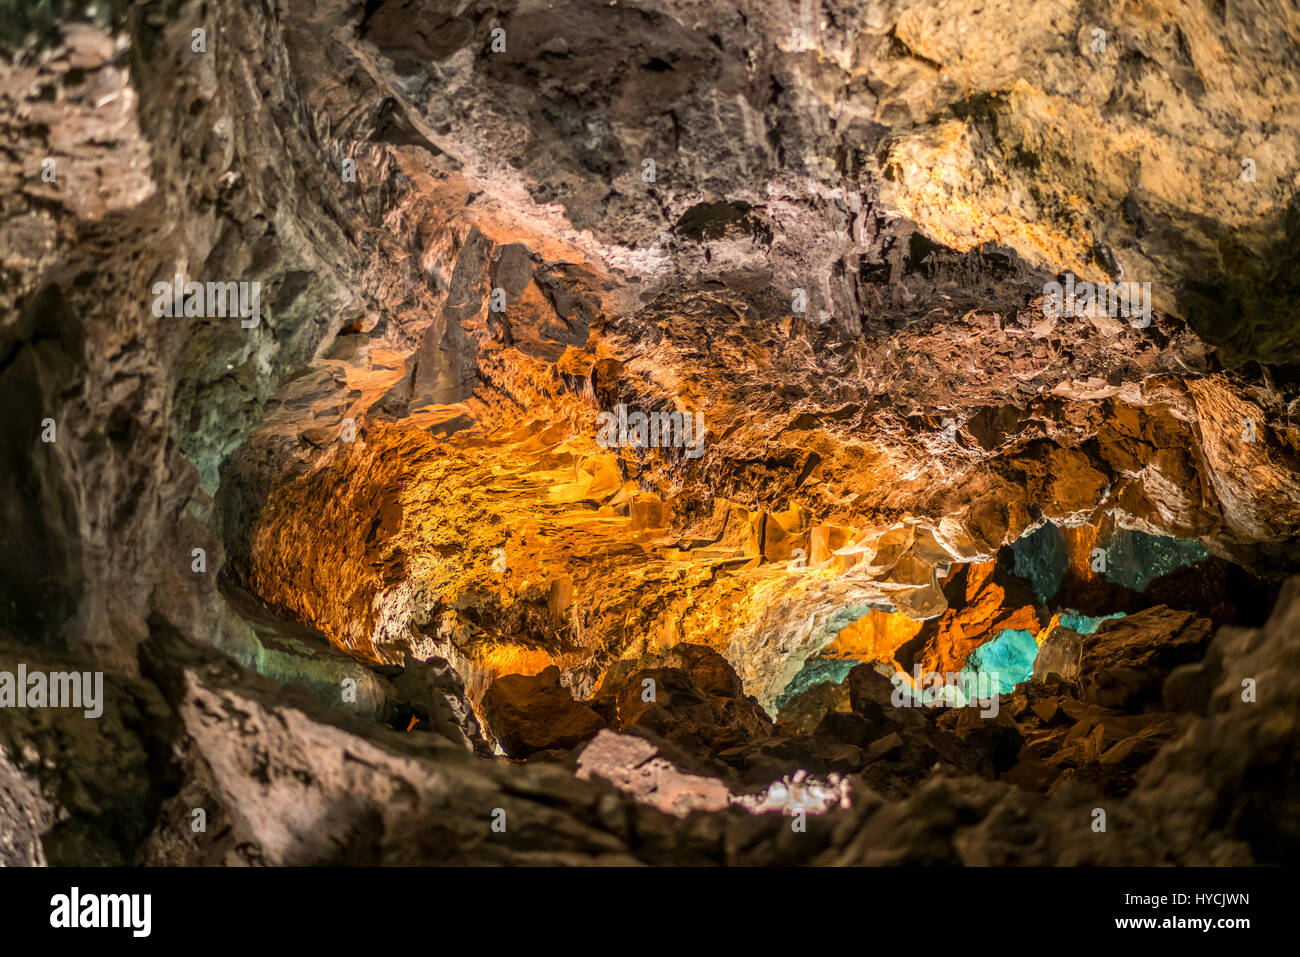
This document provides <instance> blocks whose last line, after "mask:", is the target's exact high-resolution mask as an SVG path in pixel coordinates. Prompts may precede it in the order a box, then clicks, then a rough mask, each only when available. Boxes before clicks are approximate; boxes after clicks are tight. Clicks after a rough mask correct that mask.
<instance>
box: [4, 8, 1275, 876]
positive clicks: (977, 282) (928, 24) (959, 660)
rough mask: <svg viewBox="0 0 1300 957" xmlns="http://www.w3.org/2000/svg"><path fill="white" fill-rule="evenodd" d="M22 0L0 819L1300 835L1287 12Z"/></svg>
mask: <svg viewBox="0 0 1300 957" xmlns="http://www.w3.org/2000/svg"><path fill="white" fill-rule="evenodd" d="M13 6H14V9H11V10H6V11H5V15H4V16H3V17H0V135H2V137H3V144H4V149H2V150H0V179H2V180H3V182H4V184H5V188H4V189H3V190H0V277H2V281H0V357H3V359H0V397H2V398H3V399H4V400H5V401H4V403H3V407H4V408H5V409H6V410H7V413H6V415H5V420H4V421H5V424H4V426H3V432H2V433H0V447H2V448H3V451H4V456H5V461H6V463H7V465H8V467H7V468H5V469H4V470H3V473H2V475H3V478H0V482H3V483H4V484H3V486H0V501H3V502H4V506H3V510H2V511H0V523H2V525H0V534H2V536H3V541H4V542H5V545H6V547H5V548H4V549H3V550H2V551H0V589H2V591H0V598H2V599H3V600H0V675H3V674H13V675H17V674H18V671H19V668H20V667H21V668H22V669H23V673H24V674H27V673H31V674H35V673H38V672H39V673H41V674H43V675H44V674H50V673H54V672H58V673H64V674H66V673H71V672H74V671H75V672H86V673H99V672H102V673H103V676H104V679H103V680H104V684H103V701H102V704H103V713H102V715H101V716H100V717H98V718H93V719H91V718H86V717H85V716H84V715H83V713H82V710H74V709H66V708H50V707H39V706H19V705H17V703H16V700H17V699H15V703H14V704H10V703H8V702H7V701H5V699H4V698H3V693H4V692H3V688H0V705H3V707H0V816H2V818H3V820H4V821H5V822H6V824H5V827H4V829H3V830H0V863H17V864H39V863H52V864H75V863H93V864H114V863H142V864H217V863H232V864H233V863H261V864H313V863H320V864H324V863H385V864H423V863H453V864H479V863H483V864H488V863H631V862H646V863H657V864H703V863H728V864H787V863H801V864H803V863H807V864H849V863H867V864H904V863H949V862H959V863H966V864H1003V863H1025V864H1031V863H1039V864H1048V863H1050V864H1121V863H1123V864H1155V863H1185V864H1209V863H1214V864H1244V863H1252V862H1269V863H1271V862H1279V861H1293V860H1295V858H1296V852H1297V835H1296V833H1295V831H1296V825H1295V821H1296V816H1295V814H1294V811H1295V808H1296V806H1297V796H1296V795H1295V794H1294V793H1292V792H1293V791H1294V788H1292V787H1289V786H1288V785H1287V783H1286V782H1289V781H1292V780H1293V779H1294V774H1293V773H1292V772H1291V770H1290V769H1291V768H1292V767H1293V766H1294V759H1295V756H1296V755H1295V752H1296V748H1297V742H1300V728H1297V725H1296V722H1297V720H1300V719H1297V718H1296V717H1295V715H1296V714H1297V710H1296V709H1297V706H1298V705H1300V632H1298V630H1297V628H1296V627H1295V625H1296V624H1297V622H1296V620H1295V619H1296V616H1297V615H1300V599H1298V598H1297V588H1300V585H1298V584H1297V582H1300V578H1297V577H1294V576H1296V575H1297V573H1300V534H1297V532H1298V530H1300V425H1297V424H1296V423H1295V422H1294V421H1293V419H1294V415H1293V413H1294V412H1295V411H1297V408H1296V407H1297V403H1298V402H1300V378H1298V377H1297V375H1296V370H1297V368H1300V366H1298V365H1297V360H1296V355H1297V348H1298V347H1300V333H1298V332H1297V327H1296V325H1295V323H1294V322H1293V316H1292V312H1293V309H1292V307H1293V304H1294V302H1295V296H1296V294H1297V293H1298V292H1300V288H1298V286H1297V282H1298V280H1297V277H1298V276H1300V208H1298V207H1297V200H1296V196H1297V187H1300V13H1297V11H1296V10H1295V9H1292V8H1291V7H1286V6H1285V5H1277V4H1264V3H1259V2H1256V0H1233V2H1230V3H1210V4H1200V3H1189V2H1170V0H1159V2H1155V3H1147V4H1143V5H1140V6H1134V5H1132V4H1125V3H1118V2H1114V0H1102V2H1093V3H1081V2H1076V0H1066V2H1064V3H1047V2H1043V0H1026V2H1020V3H1010V2H1009V0H980V2H978V3H976V2H973V0H870V2H860V0H815V2H811V3H803V4H795V5H785V6H782V5H772V4H768V3H760V2H755V0H739V2H732V3H715V2H711V0H706V2H699V0H695V2H689V3H688V2H684V0H628V2H624V0H620V2H618V3H612V4H611V3H598V2H593V0H560V2H556V3H551V4H547V5H538V4H532V3H526V2H505V0H470V2H467V3H455V4H453V3H450V2H447V0H370V2H366V3H361V2H359V0H277V2H275V3H256V4H250V3H245V2H236V0H205V2H202V3H200V2H197V0H183V2H180V3H176V4H171V5H168V6H167V7H166V9H162V8H161V7H159V6H158V5H156V4H148V3H140V2H134V0H113V2H106V3H95V4H83V3H77V2H68V3H55V4H17V5H13ZM1084 283H1088V284H1095V286H1096V288H1098V289H1100V288H1102V287H1109V286H1110V285H1112V284H1124V285H1123V289H1124V295H1125V299H1124V308H1123V309H1122V310H1121V311H1120V313H1119V314H1118V315H1117V314H1116V313H1115V311H1114V310H1110V311H1108V310H1106V309H1101V310H1100V311H1098V310H1096V309H1092V310H1089V309H1087V308H1084V309H1083V310H1082V311H1081V312H1077V313H1073V314H1065V313H1064V312H1063V311H1062V310H1061V309H1057V308H1054V307H1053V301H1054V300H1053V296H1054V295H1055V293H1054V292H1053V290H1054V289H1059V290H1064V289H1065V288H1067V287H1068V288H1070V289H1076V288H1078V289H1082V288H1083V284H1084ZM191 284H197V285H191ZM1128 284H1136V285H1135V286H1134V287H1133V290H1132V291H1133V295H1132V297H1131V298H1130V295H1129V293H1130V287H1129V285H1128ZM1088 288H1089V295H1090V296H1091V295H1092V292H1093V285H1090V286H1089V287H1088ZM1116 288H1119V286H1118V285H1117V286H1116ZM1143 297H1145V298H1143ZM178 307H179V308H178ZM1124 310H1127V312H1126V311H1124ZM935 674H937V675H938V676H940V678H941V679H946V678H948V677H951V678H953V679H956V680H955V681H949V680H940V681H939V682H938V683H937V684H933V683H930V682H928V680H927V679H926V678H925V676H926V675H935ZM989 681H995V684H996V687H994V689H993V691H992V692H991V693H985V692H987V690H988V687H989V685H988V683H989ZM959 685H960V688H959V687H958V686H959ZM972 687H974V688H976V689H980V688H982V689H984V691H983V692H980V693H972V694H967V693H966V692H967V691H970V690H971V688H972ZM963 689H964V690H963ZM958 696H959V697H960V700H958ZM24 700H26V699H24ZM1099 807H1101V808H1104V809H1105V810H1106V812H1107V817H1108V820H1109V822H1110V823H1109V827H1108V829H1107V830H1106V831H1104V832H1101V833H1099V832H1097V831H1095V830H1094V829H1093V827H1092V826H1091V824H1092V817H1091V814H1092V812H1093V810H1094V809H1096V808H1099ZM196 809H201V810H203V811H204V813H205V818H206V822H207V825H206V831H203V832H195V831H194V830H193V829H192V828H191V827H190V821H191V818H192V815H193V814H194V812H195V810H196ZM796 821H797V822H798V825H799V827H798V828H797V829H796V828H795V827H794V826H793V825H794V822H796ZM502 822H504V823H502ZM497 825H500V827H497Z"/></svg>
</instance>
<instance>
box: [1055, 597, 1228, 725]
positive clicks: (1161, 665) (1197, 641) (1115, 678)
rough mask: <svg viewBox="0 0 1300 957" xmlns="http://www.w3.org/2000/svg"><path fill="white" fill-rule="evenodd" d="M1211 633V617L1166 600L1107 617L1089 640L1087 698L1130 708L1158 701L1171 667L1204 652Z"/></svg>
mask: <svg viewBox="0 0 1300 957" xmlns="http://www.w3.org/2000/svg"><path fill="white" fill-rule="evenodd" d="M1209 639H1210V623H1209V621H1207V620H1206V619H1203V618H1197V617H1196V616H1195V615H1194V614H1193V613H1191V612H1179V611H1174V610H1172V609H1169V608H1165V607H1163V606H1157V607H1156V608H1149V609H1147V610H1145V611H1142V612H1139V613H1138V614H1136V615H1130V616H1128V617H1126V618H1119V619H1114V620H1111V621H1108V622H1105V623H1103V624H1102V625H1101V626H1100V627H1099V628H1098V629H1097V630H1096V631H1095V632H1094V633H1093V634H1092V635H1091V636H1089V637H1088V639H1087V640H1085V641H1084V642H1083V656H1082V658H1081V660H1080V663H1079V674H1080V678H1081V684H1082V689H1083V697H1084V700H1085V701H1091V702H1095V703H1097V704H1101V705H1105V706H1107V707H1116V708H1126V709H1129V710H1134V709H1136V708H1137V707H1139V706H1141V705H1142V704H1143V703H1146V702H1158V701H1159V700H1160V691H1161V686H1162V685H1163V684H1164V680H1165V678H1167V677H1168V676H1169V673H1170V672H1171V671H1172V670H1173V669H1174V668H1175V667H1177V666H1178V665H1180V664H1185V663H1188V662H1191V661H1194V660H1195V659H1197V658H1199V657H1200V656H1201V655H1202V654H1203V653H1204V650H1205V647H1206V645H1207V644H1208V643H1209Z"/></svg>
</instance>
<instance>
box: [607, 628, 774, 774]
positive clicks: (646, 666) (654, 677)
mask: <svg viewBox="0 0 1300 957" xmlns="http://www.w3.org/2000/svg"><path fill="white" fill-rule="evenodd" d="M656 665H661V666H658V667H656ZM591 707H592V708H593V709H594V710H596V711H598V712H599V713H600V714H601V715H602V716H604V718H605V720H606V721H607V722H608V723H609V724H610V726H611V727H614V728H633V727H637V728H643V729H645V730H647V731H650V732H652V733H654V734H655V735H657V736H658V737H660V738H663V739H664V740H666V741H670V742H672V743H674V744H676V745H678V746H681V747H684V748H686V749H687V750H689V751H691V752H693V753H695V754H698V755H714V754H717V753H719V752H721V751H724V750H727V749H729V748H736V747H740V746H742V745H745V744H749V743H750V742H753V741H755V740H761V739H763V738H766V737H768V736H769V735H771V734H772V732H773V725H772V719H771V718H769V717H768V715H767V713H766V712H765V711H763V709H762V708H760V707H759V706H758V703H757V702H756V701H755V700H754V699H753V698H750V697H748V696H746V695H745V693H744V691H743V689H742V688H741V683H740V679H739V678H738V677H737V676H736V672H735V671H734V670H733V669H732V667H731V666H730V665H729V664H728V663H727V661H726V659H725V658H723V657H722V656H721V655H720V654H718V653H717V652H716V651H713V650H712V649H710V648H705V647H701V646H698V645H691V644H680V645H676V646H675V647H673V648H672V649H671V650H670V651H668V652H667V653H666V654H664V655H656V656H651V657H648V658H642V659H639V660H638V661H621V662H618V663H617V664H615V665H614V666H613V667H611V668H610V669H609V671H608V672H607V673H606V675H605V678H604V680H603V681H602V682H601V685H600V688H599V689H598V690H597V692H596V695H595V697H594V698H593V699H592V701H591Z"/></svg>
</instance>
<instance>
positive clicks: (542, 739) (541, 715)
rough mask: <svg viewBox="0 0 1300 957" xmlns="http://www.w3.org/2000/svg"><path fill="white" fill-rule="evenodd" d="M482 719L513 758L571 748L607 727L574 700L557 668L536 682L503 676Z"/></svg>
mask: <svg viewBox="0 0 1300 957" xmlns="http://www.w3.org/2000/svg"><path fill="white" fill-rule="evenodd" d="M483 714H484V716H485V717H486V719H487V723H488V727H489V728H491V730H492V734H493V736H494V737H495V738H496V739H497V740H498V741H499V742H501V747H503V748H504V749H505V752H506V754H508V755H510V756H511V757H512V758H526V757H528V756H529V755H530V754H533V753H534V752H537V751H546V750H550V749H565V748H571V747H573V746H574V745H575V744H577V743H578V742H580V741H585V740H586V739H587V738H590V737H591V736H592V735H594V734H595V733H596V732H597V731H599V730H600V729H601V728H603V727H604V726H605V722H604V721H603V720H602V719H601V717H600V715H598V714H596V712H594V711H592V710H591V709H590V708H588V707H587V706H586V705H584V704H582V703H581V702H579V701H574V700H573V695H572V694H571V693H570V692H569V689H568V688H566V687H564V686H563V685H562V684H560V669H559V668H556V667H555V666H553V665H552V666H551V667H549V668H546V669H544V670H543V671H542V672H541V673H540V674H537V675H534V676H532V677H528V676H526V675H504V676H503V677H500V678H498V679H497V680H496V681H494V682H492V685H491V686H490V687H489V688H488V690H487V693H486V694H485V695H484V696H483Z"/></svg>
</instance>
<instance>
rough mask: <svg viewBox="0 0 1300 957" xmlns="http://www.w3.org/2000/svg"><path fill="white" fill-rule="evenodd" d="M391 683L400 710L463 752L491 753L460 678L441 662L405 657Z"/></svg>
mask: <svg viewBox="0 0 1300 957" xmlns="http://www.w3.org/2000/svg"><path fill="white" fill-rule="evenodd" d="M392 682H393V687H394V689H395V690H396V692H397V694H398V695H400V696H401V704H400V705H399V708H400V710H401V711H403V712H405V711H406V710H408V709H409V710H410V712H411V713H412V715H413V716H414V717H415V718H418V719H420V720H421V721H424V722H427V723H428V724H429V726H430V728H431V729H432V730H433V731H435V732H436V733H438V734H441V735H442V736H443V737H445V738H448V739H449V740H451V741H455V742H456V743H457V744H460V745H461V746H463V747H464V748H465V749H466V750H469V751H474V752H477V753H478V754H481V755H483V756H487V755H489V754H491V753H492V752H491V749H490V748H489V747H488V745H487V742H486V741H484V740H483V734H482V732H481V730H480V729H479V724H478V718H477V717H475V715H474V709H473V708H472V707H470V704H469V701H468V700H466V698H465V688H464V685H462V683H461V680H460V676H459V675H458V674H456V672H455V670H454V669H453V668H452V667H451V666H450V665H449V664H448V663H447V662H446V661H445V660H443V659H442V658H430V659H429V660H428V661H420V660H418V659H416V658H411V657H409V656H408V657H407V659H406V665H405V667H404V669H403V671H402V673H401V674H400V675H397V676H395V677H394V678H393V679H392ZM495 700H496V699H494V701H495ZM498 709H499V710H500V707H499V705H498Z"/></svg>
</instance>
